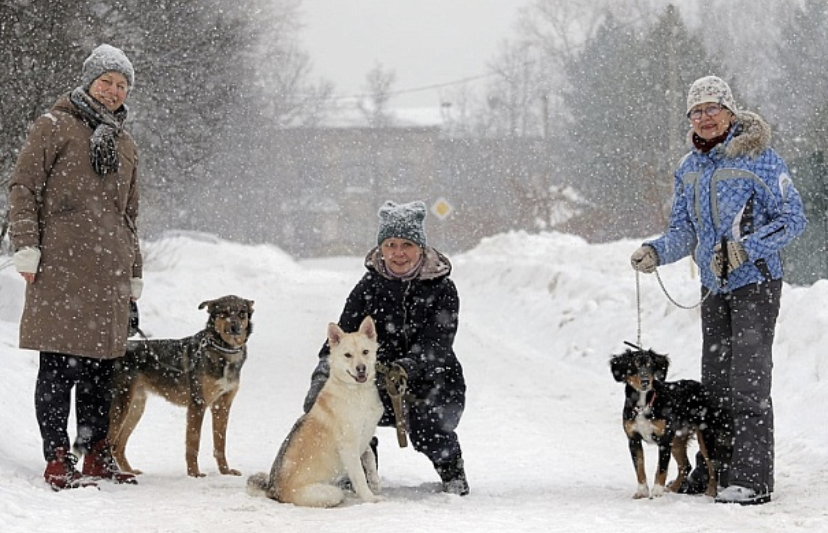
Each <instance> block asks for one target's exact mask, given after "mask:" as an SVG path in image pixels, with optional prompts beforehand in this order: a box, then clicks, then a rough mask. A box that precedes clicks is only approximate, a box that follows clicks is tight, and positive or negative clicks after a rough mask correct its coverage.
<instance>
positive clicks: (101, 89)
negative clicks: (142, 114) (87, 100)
mask: <svg viewBox="0 0 828 533" xmlns="http://www.w3.org/2000/svg"><path fill="white" fill-rule="evenodd" d="M128 92H129V83H127V79H126V77H125V76H124V75H123V74H121V73H120V72H114V71H113V72H104V73H103V74H101V75H100V76H98V77H97V78H96V79H95V81H93V82H92V85H90V86H89V94H90V95H91V96H92V98H94V99H95V100H97V101H99V102H100V103H102V104H103V105H104V106H105V107H106V108H107V109H109V110H110V111H115V110H117V109H118V108H119V107H121V106H122V105H123V104H124V101H125V100H126V98H127V93H128Z"/></svg>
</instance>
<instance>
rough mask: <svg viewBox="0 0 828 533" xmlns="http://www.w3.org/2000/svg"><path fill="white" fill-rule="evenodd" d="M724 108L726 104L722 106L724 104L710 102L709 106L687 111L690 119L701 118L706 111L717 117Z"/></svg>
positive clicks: (709, 115) (710, 115)
mask: <svg viewBox="0 0 828 533" xmlns="http://www.w3.org/2000/svg"><path fill="white" fill-rule="evenodd" d="M722 109H724V106H722V105H719V104H710V105H709V106H707V107H705V108H704V109H701V108H699V109H694V110H692V111H690V112H689V113H687V117H688V118H689V119H690V120H701V118H702V113H704V114H705V115H707V116H708V117H715V116H716V115H718V114H719V113H721V112H722Z"/></svg>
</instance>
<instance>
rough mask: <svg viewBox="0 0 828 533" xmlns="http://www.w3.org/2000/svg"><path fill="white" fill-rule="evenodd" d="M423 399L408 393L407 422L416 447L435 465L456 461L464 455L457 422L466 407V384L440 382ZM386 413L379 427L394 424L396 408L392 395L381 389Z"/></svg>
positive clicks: (409, 433) (381, 397) (412, 442)
mask: <svg viewBox="0 0 828 533" xmlns="http://www.w3.org/2000/svg"><path fill="white" fill-rule="evenodd" d="M421 396H423V397H422V398H419V397H415V396H413V395H407V396H406V402H405V403H406V423H407V425H408V435H409V437H411V444H412V445H413V446H414V449H415V450H417V451H418V452H420V453H422V454H423V455H425V456H426V457H428V458H429V459H430V460H431V462H432V463H433V464H434V465H435V466H438V465H445V464H453V463H454V462H455V461H456V460H457V458H458V457H459V456H460V455H461V450H460V441H459V440H458V438H457V433H456V432H455V431H454V430H455V429H457V425H458V424H459V423H460V418H461V417H462V416H463V411H464V409H465V406H466V394H465V385H462V386H460V387H458V386H454V387H446V386H440V385H439V384H437V385H435V386H434V387H432V388H430V389H428V391H427V393H426V394H421ZM380 400H382V403H383V407H384V409H385V413H384V414H383V416H382V419H380V422H379V425H380V426H392V427H393V426H394V425H395V421H396V419H395V417H394V408H393V406H392V404H391V397H390V396H389V395H388V393H387V392H386V391H385V390H384V389H383V390H380Z"/></svg>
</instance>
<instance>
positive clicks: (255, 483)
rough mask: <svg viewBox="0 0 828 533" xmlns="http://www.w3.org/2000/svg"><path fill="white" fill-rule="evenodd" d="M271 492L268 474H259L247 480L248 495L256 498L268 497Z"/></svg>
mask: <svg viewBox="0 0 828 533" xmlns="http://www.w3.org/2000/svg"><path fill="white" fill-rule="evenodd" d="M269 491H270V476H269V475H268V474H267V472H259V473H258V474H253V475H252V476H250V477H249V478H247V493H248V494H249V495H251V496H256V497H267V494H268V492H269Z"/></svg>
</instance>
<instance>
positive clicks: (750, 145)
mask: <svg viewBox="0 0 828 533" xmlns="http://www.w3.org/2000/svg"><path fill="white" fill-rule="evenodd" d="M770 140H771V129H770V125H769V124H768V123H767V122H765V119H763V118H762V117H761V116H759V115H758V114H756V113H753V112H751V111H737V112H736V114H735V120H734V121H733V127H732V128H731V133H730V135H729V136H728V138H727V140H725V142H723V143H722V144H720V145H719V146H717V147H716V148H714V150H723V151H724V156H725V157H728V158H736V157H743V156H748V157H751V158H755V157H758V156H759V154H761V153H762V152H764V151H765V150H766V149H767V148H769V147H770ZM687 142H688V143H689V144H690V146H691V147H692V146H693V130H692V129H691V130H690V131H689V132H688V133H687Z"/></svg>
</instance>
